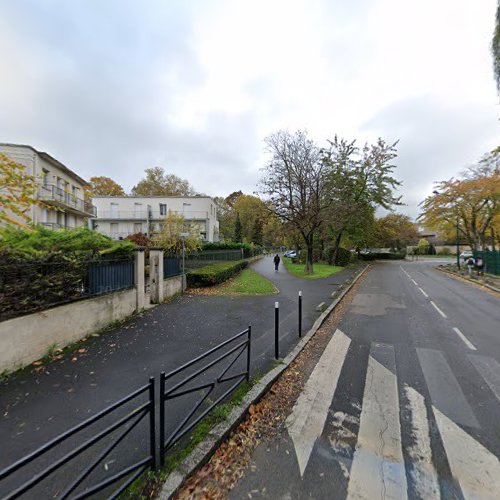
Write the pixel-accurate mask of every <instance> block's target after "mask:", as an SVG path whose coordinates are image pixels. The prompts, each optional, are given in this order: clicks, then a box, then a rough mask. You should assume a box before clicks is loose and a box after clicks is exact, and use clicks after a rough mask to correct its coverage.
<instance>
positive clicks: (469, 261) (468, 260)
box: [466, 257, 474, 276]
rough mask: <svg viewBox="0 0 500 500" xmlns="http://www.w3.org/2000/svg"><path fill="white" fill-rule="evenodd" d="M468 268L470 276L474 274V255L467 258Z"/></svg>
mask: <svg viewBox="0 0 500 500" xmlns="http://www.w3.org/2000/svg"><path fill="white" fill-rule="evenodd" d="M466 264H467V269H468V270H469V276H472V269H473V268H474V259H473V258H472V257H469V258H468V259H467V262H466Z"/></svg>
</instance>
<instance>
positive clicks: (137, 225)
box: [134, 222, 142, 233]
mask: <svg viewBox="0 0 500 500" xmlns="http://www.w3.org/2000/svg"><path fill="white" fill-rule="evenodd" d="M134 233H142V223H141V222H134Z"/></svg>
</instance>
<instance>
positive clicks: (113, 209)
mask: <svg viewBox="0 0 500 500" xmlns="http://www.w3.org/2000/svg"><path fill="white" fill-rule="evenodd" d="M110 209H111V217H118V216H119V212H118V203H111V204H110Z"/></svg>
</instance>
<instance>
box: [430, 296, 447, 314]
mask: <svg viewBox="0 0 500 500" xmlns="http://www.w3.org/2000/svg"><path fill="white" fill-rule="evenodd" d="M431 304H432V305H433V306H434V309H436V311H437V312H438V313H439V314H441V316H442V317H443V318H447V317H448V316H446V314H445V313H444V312H443V311H441V309H439V307H438V306H437V305H436V304H434V302H433V301H432V300H431Z"/></svg>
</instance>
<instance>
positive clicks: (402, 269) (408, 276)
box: [399, 266, 410, 278]
mask: <svg viewBox="0 0 500 500" xmlns="http://www.w3.org/2000/svg"><path fill="white" fill-rule="evenodd" d="M399 267H400V268H401V271H403V272H404V273H405V274H406V277H407V278H410V275H409V274H408V273H407V272H406V271H405V270H404V268H403V266H399Z"/></svg>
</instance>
